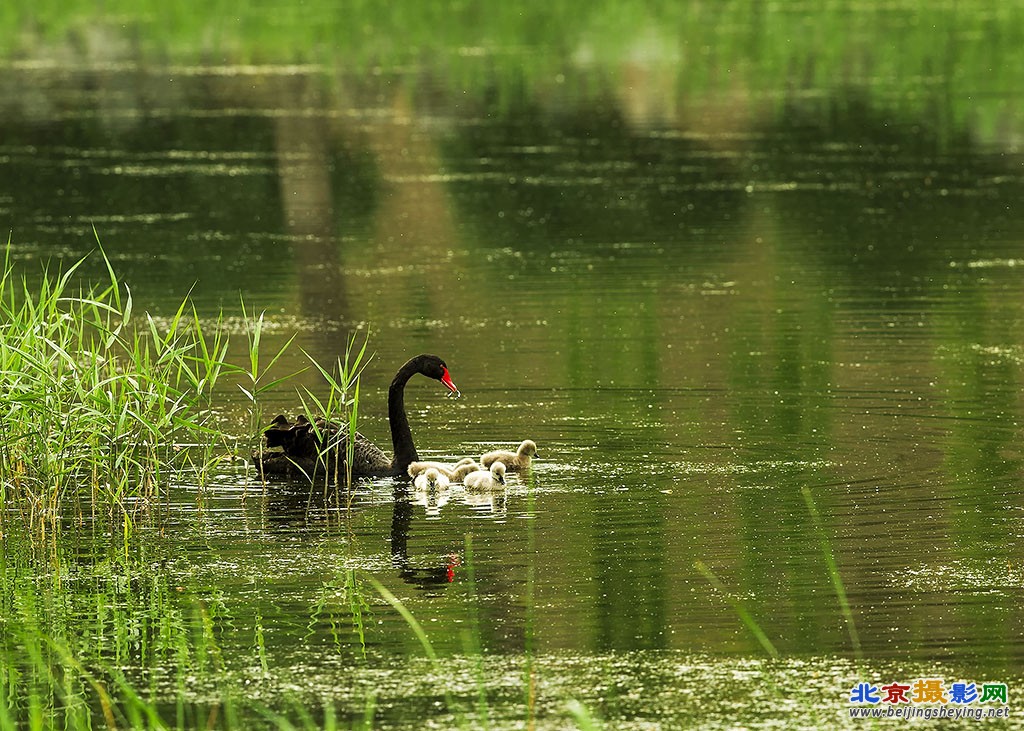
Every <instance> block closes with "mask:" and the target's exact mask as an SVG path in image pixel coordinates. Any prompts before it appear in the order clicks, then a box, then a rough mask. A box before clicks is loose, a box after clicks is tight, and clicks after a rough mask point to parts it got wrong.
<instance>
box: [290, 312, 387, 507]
mask: <svg viewBox="0 0 1024 731" xmlns="http://www.w3.org/2000/svg"><path fill="white" fill-rule="evenodd" d="M369 341H370V333H369V331H367V332H366V334H365V335H364V336H363V342H362V344H361V345H359V344H357V336H356V333H352V335H350V336H349V339H348V341H347V342H346V344H345V355H344V356H343V357H340V358H338V360H337V361H336V362H335V373H336V374H337V375H335V373H331V372H330V371H328V370H327V369H326V368H324V366H322V365H320V363H318V362H317V361H316V359H315V358H313V357H312V356H311V355H310V354H309V353H306V352H305V351H303V354H304V355H305V356H306V357H307V358H309V361H310V362H311V363H312V364H313V366H314V367H315V368H316V369H317V370H318V371H319V372H320V375H321V376H323V378H324V380H325V381H326V382H327V386H328V390H327V397H326V398H320V397H318V396H317V395H316V394H315V393H314V392H313V391H311V390H310V389H308V388H307V389H304V393H303V394H300V398H301V399H302V407H303V411H304V412H305V416H306V418H307V419H309V420H310V421H311V422H313V425H314V433H315V435H316V438H317V440H318V442H319V443H320V444H321V445H322V446H321V450H320V451H321V456H322V457H324V458H325V463H326V459H330V460H333V462H334V465H333V467H334V469H333V470H332V471H333V473H334V474H335V475H339V476H340V475H341V474H342V470H341V469H340V468H341V467H342V466H344V476H345V487H346V488H347V494H348V499H349V503H350V506H351V500H352V464H353V462H354V461H355V444H356V442H355V434H356V426H357V422H358V419H359V378H360V376H361V375H362V373H363V369H364V368H366V366H367V365H368V364H369V363H370V361H371V360H372V359H373V354H372V353H371V354H370V355H367V354H366V346H367V344H368V343H369ZM357 345H358V347H357ZM318 415H322V416H323V418H324V420H325V423H328V424H334V425H335V426H341V427H342V428H341V429H334V430H332V431H331V432H329V433H326V432H324V431H323V430H321V429H320V428H319V426H318V424H317V421H316V418H315V417H316V416H318ZM349 436H351V437H352V438H348V437H349ZM342 443H344V444H345V453H344V462H343V463H342V454H341V450H340V449H339V448H338V447H340V446H341V444H342ZM324 486H325V489H326V488H327V476H326V475H325V476H324Z"/></svg>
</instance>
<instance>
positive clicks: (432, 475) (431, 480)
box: [423, 467, 441, 487]
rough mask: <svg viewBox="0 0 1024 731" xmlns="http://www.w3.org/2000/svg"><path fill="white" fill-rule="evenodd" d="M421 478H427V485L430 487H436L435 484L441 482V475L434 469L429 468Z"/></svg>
mask: <svg viewBox="0 0 1024 731" xmlns="http://www.w3.org/2000/svg"><path fill="white" fill-rule="evenodd" d="M423 476H424V477H426V478H427V485H428V486H430V487H436V486H437V483H439V482H440V481H441V473H440V472H438V471H437V468H436V467H431V468H430V469H428V470H427V471H426V472H424V473H423Z"/></svg>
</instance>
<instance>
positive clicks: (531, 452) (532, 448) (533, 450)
mask: <svg viewBox="0 0 1024 731" xmlns="http://www.w3.org/2000/svg"><path fill="white" fill-rule="evenodd" d="M519 454H521V455H527V456H530V457H537V456H540V455H539V454H538V452H537V444H536V443H535V442H534V441H533V440H532V439H526V440H524V441H523V443H522V444H520V445H519Z"/></svg>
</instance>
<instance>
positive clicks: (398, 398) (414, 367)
mask: <svg viewBox="0 0 1024 731" xmlns="http://www.w3.org/2000/svg"><path fill="white" fill-rule="evenodd" d="M419 372H420V369H419V364H418V363H417V362H416V360H415V359H413V360H410V361H409V362H408V363H406V364H405V365H404V366H402V367H401V368H400V369H399V370H398V373H396V374H395V380H393V381H392V382H391V388H389V389H388V422H389V423H390V424H391V446H392V449H393V450H394V451H393V452H392V454H393V455H394V456H393V457H392V460H391V468H392V471H394V472H396V473H397V474H405V471H406V470H407V469H408V468H409V465H410V464H412V463H413V462H418V461H419V455H418V454H416V445H415V444H414V443H413V441H412V429H410V428H409V417H408V416H406V415H405V384H406V383H408V382H409V379H410V378H412V377H413V375H415V374H416V373H419Z"/></svg>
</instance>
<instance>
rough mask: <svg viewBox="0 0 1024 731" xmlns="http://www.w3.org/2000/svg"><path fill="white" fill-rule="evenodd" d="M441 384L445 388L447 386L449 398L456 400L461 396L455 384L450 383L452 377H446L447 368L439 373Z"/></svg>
mask: <svg viewBox="0 0 1024 731" xmlns="http://www.w3.org/2000/svg"><path fill="white" fill-rule="evenodd" d="M441 383H443V384H444V385H445V386H447V388H448V391H449V393H448V396H449V398H452V397H454V398H458V397H459V396H461V395H462V393H460V392H459V389H457V388H456V387H455V384H454V383H452V377H451V376H450V375H448V369H447V368H445V369H444V370H443V371H442V372H441Z"/></svg>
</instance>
